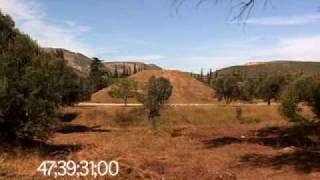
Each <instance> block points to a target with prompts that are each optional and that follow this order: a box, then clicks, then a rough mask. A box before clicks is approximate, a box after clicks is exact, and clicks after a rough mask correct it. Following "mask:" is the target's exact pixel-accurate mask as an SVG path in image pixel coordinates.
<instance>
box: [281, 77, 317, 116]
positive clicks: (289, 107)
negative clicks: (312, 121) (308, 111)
mask: <svg viewBox="0 0 320 180" xmlns="http://www.w3.org/2000/svg"><path fill="white" fill-rule="evenodd" d="M281 100H282V101H281V108H280V110H281V112H282V113H283V114H284V115H285V116H286V117H288V118H289V119H290V120H291V121H294V122H297V121H298V120H301V119H302V120H303V119H304V118H303V117H302V116H301V115H299V112H300V111H301V109H300V108H299V107H298V104H299V103H300V102H306V103H307V104H308V105H309V106H310V107H311V108H312V110H313V112H314V113H315V115H316V116H317V117H318V118H320V80H319V79H316V78H312V77H302V78H299V79H297V80H295V81H293V82H292V83H290V84H289V86H288V87H287V88H286V90H285V91H284V92H283V94H282V96H281Z"/></svg>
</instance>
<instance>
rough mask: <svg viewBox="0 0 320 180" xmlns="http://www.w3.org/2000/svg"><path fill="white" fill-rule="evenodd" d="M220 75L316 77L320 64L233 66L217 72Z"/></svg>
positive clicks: (288, 63) (287, 63)
mask: <svg viewBox="0 0 320 180" xmlns="http://www.w3.org/2000/svg"><path fill="white" fill-rule="evenodd" d="M217 72H218V75H219V76H220V75H228V74H241V75H245V76H247V77H258V76H259V75H264V74H277V73H280V74H290V75H302V74H303V75H314V74H317V73H320V62H303V61H270V62H262V63H251V64H247V65H239V66H231V67H227V68H223V69H220V70H218V71H217Z"/></svg>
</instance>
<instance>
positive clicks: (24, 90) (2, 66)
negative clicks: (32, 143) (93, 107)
mask: <svg viewBox="0 0 320 180" xmlns="http://www.w3.org/2000/svg"><path fill="white" fill-rule="evenodd" d="M86 98H88V83H87V80H86V79H85V78H83V77H80V76H78V75H77V74H76V73H75V72H74V71H73V70H72V69H71V68H70V67H68V66H66V64H65V61H64V58H63V54H62V53H61V52H60V51H56V52H55V53H48V52H44V51H43V50H42V49H41V48H40V47H39V46H38V45H37V43H36V42H35V41H33V40H32V39H31V38H30V37H29V36H28V35H25V34H23V33H21V32H20V31H19V30H18V29H16V28H15V23H14V22H13V20H12V19H11V18H10V17H9V16H7V15H4V14H2V13H1V12H0V132H1V137H2V138H3V139H4V140H7V141H14V140H17V139H21V138H29V139H39V140H45V139H46V138H47V137H48V136H49V135H50V134H51V133H52V132H54V130H55V129H56V128H57V127H58V126H59V118H58V117H59V108H60V107H61V106H63V105H71V104H73V103H75V102H78V101H81V100H84V99H86Z"/></svg>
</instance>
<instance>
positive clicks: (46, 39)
mask: <svg viewBox="0 0 320 180" xmlns="http://www.w3.org/2000/svg"><path fill="white" fill-rule="evenodd" d="M0 9H1V10H2V11H3V12H4V13H7V14H9V15H11V16H12V17H13V19H14V20H15V21H16V23H17V26H18V27H19V29H20V30H21V31H23V32H25V33H27V34H29V35H30V36H31V37H32V38H34V39H35V40H37V41H38V43H39V44H40V45H41V46H44V47H59V48H66V49H69V50H72V51H76V52H81V53H84V54H86V55H90V56H91V55H93V54H94V48H92V47H90V46H88V45H86V44H85V43H83V42H81V41H80V40H79V39H80V37H81V35H83V33H86V32H88V31H89V30H90V28H89V27H87V26H82V25H78V24H77V23H76V22H73V21H53V20H52V19H50V18H49V17H48V16H47V14H46V12H45V10H44V8H43V6H42V4H41V3H40V1H39V0H0Z"/></svg>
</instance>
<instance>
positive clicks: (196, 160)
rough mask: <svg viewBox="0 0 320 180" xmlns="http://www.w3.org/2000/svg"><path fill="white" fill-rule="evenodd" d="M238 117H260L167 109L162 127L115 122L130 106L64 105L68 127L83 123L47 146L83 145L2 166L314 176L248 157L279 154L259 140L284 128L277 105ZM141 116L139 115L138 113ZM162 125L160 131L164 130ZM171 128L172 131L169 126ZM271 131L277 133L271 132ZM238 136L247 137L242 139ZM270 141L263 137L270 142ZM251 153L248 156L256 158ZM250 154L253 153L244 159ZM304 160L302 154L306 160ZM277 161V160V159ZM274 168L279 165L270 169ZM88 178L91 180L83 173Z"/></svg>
mask: <svg viewBox="0 0 320 180" xmlns="http://www.w3.org/2000/svg"><path fill="white" fill-rule="evenodd" d="M242 109H243V117H244V118H248V117H255V118H259V119H260V120H261V122H259V123H251V124H241V123H239V122H238V120H237V119H236V111H235V107H233V106H215V107H167V108H166V109H164V110H163V116H161V117H160V118H159V121H160V122H161V124H160V127H161V128H160V130H159V131H156V132H155V131H153V130H152V129H151V128H150V127H149V126H148V124H149V123H148V121H147V120H146V119H142V121H141V123H140V124H136V125H135V126H129V127H119V126H118V125H117V124H116V123H115V122H114V118H115V114H116V112H119V111H123V110H124V111H131V110H132V109H131V108H126V109H123V108H119V107H118V108H79V107H76V108H67V109H66V112H69V113H77V114H78V115H77V117H76V118H75V119H74V120H73V121H72V122H70V123H67V125H74V126H80V125H81V126H85V127H87V129H81V128H80V129H78V130H77V129H74V130H72V131H70V132H64V133H57V134H56V135H55V136H54V137H53V138H52V139H50V144H51V145H57V144H59V145H61V144H63V145H69V146H70V145H75V144H81V145H82V148H81V149H80V150H75V151H70V152H68V153H66V154H58V155H57V154H55V153H54V154H52V152H51V153H50V154H46V155H43V154H40V153H38V152H37V151H35V152H29V153H25V151H22V150H17V152H16V153H2V156H1V157H0V160H2V162H3V163H1V166H0V173H1V169H6V170H7V171H10V172H14V173H15V174H16V175H18V176H19V177H21V175H29V176H28V178H31V177H32V176H33V175H34V176H36V175H37V173H36V168H37V167H38V165H39V164H40V162H41V161H42V160H44V159H60V158H63V159H72V160H75V161H80V160H96V161H98V160H119V162H120V164H121V169H120V171H121V175H120V176H119V177H118V178H119V179H161V178H164V179H190V180H191V179H257V177H259V179H279V180H280V179H281V180H282V179H290V180H293V179H318V178H319V177H320V176H319V171H317V170H314V169H312V171H310V172H308V173H306V172H301V171H299V170H297V169H296V168H295V163H290V162H291V161H290V159H284V160H282V161H285V160H288V163H287V164H283V165H281V168H279V167H278V166H275V165H273V164H270V165H268V162H267V160H266V159H264V161H262V162H265V163H266V165H265V166H260V165H257V164H255V163H253V161H254V160H253V159H251V158H247V156H248V155H253V154H256V156H257V155H260V156H266V157H269V156H270V157H277V156H280V155H283V153H282V149H281V148H280V149H279V148H276V147H274V146H273V145H272V144H268V143H265V144H263V143H264V139H259V136H258V135H257V134H258V132H259V131H260V130H261V129H263V128H268V127H282V126H288V125H287V123H286V122H285V121H283V120H282V118H281V116H280V115H279V113H278V111H277V106H244V107H242ZM141 118H144V117H143V116H141ZM162 128H163V129H162ZM166 128H169V129H170V130H167V129H166ZM274 135H275V134H274ZM242 136H244V137H245V139H243V140H242V139H241V137H242ZM268 142H269V141H268ZM256 156H253V157H256ZM250 157H251V156H250ZM305 161H308V159H305ZM275 162H277V161H276V160H275ZM276 167H277V168H276ZM88 179H90V178H89V177H88Z"/></svg>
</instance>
